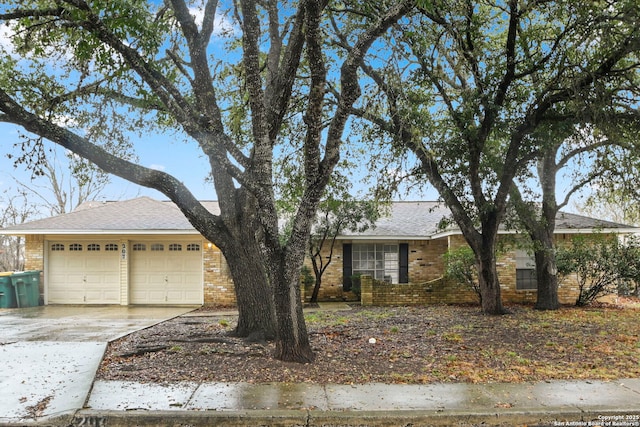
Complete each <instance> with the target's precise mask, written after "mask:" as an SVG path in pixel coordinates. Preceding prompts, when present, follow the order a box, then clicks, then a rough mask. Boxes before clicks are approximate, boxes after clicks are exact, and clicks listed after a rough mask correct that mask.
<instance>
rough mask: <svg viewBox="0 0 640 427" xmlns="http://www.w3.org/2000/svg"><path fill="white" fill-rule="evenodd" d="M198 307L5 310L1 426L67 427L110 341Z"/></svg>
mask: <svg viewBox="0 0 640 427" xmlns="http://www.w3.org/2000/svg"><path fill="white" fill-rule="evenodd" d="M193 309H194V308H193V307H122V306H44V307H33V308H23V309H1V310H0V331H1V332H0V424H16V425H24V424H31V423H34V424H37V423H42V422H46V423H47V424H52V423H57V421H56V420H57V419H59V423H60V424H63V425H67V424H65V421H66V420H68V419H70V418H71V417H72V416H73V414H74V413H75V411H76V410H78V409H81V408H82V407H83V406H84V403H85V400H86V399H87V396H88V394H89V391H90V390H91V385H92V384H93V379H94V377H95V373H96V370H97V369H98V366H99V364H100V361H101V360H102V357H103V355H104V351H105V349H106V347H107V343H108V342H109V341H112V340H115V339H117V338H120V337H122V336H125V335H127V334H130V333H132V332H135V331H137V330H140V329H144V328H147V327H149V326H152V325H155V324H157V323H160V322H163V321H165V320H168V319H171V318H174V317H176V316H180V315H182V314H184V313H187V312H189V311H192V310H193Z"/></svg>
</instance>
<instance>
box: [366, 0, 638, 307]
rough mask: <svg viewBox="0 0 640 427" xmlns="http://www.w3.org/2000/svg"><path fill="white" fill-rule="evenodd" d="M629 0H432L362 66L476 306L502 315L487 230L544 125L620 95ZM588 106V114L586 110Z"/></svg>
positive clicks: (629, 60) (491, 230) (380, 114)
mask: <svg viewBox="0 0 640 427" xmlns="http://www.w3.org/2000/svg"><path fill="white" fill-rule="evenodd" d="M638 22H639V21H638V8H637V5H636V4H635V1H621V2H616V3H615V4H608V5H607V6H604V4H603V3H602V2H600V1H590V2H587V3H584V2H582V3H580V4H578V3H575V2H570V1H560V2H538V1H524V2H523V1H516V0H511V1H506V2H500V3H485V2H457V1H437V2H436V1H434V2H429V4H427V5H425V7H423V9H422V10H421V13H418V14H416V15H414V16H412V18H411V19H410V20H406V21H403V22H402V25H401V26H398V31H399V32H400V33H401V34H399V35H398V38H399V39H400V41H401V42H400V43H399V44H398V45H397V46H396V47H395V50H393V55H392V57H391V58H389V59H388V60H387V61H384V63H382V62H378V63H374V62H371V63H368V64H366V65H365V66H364V70H365V72H366V73H367V75H368V77H369V79H370V80H369V81H370V84H371V87H372V89H371V90H370V91H369V92H370V93H371V94H372V96H371V100H370V105H372V106H373V107H372V108H371V109H369V110H363V111H359V112H358V114H359V115H360V116H361V117H363V118H364V119H366V120H368V121H370V122H371V123H372V124H373V125H374V126H375V127H376V128H377V129H379V130H380V131H381V134H383V135H386V136H385V141H386V143H387V144H388V145H391V146H393V147H399V148H402V149H405V150H409V151H411V152H412V153H413V155H415V157H416V158H417V162H416V165H415V168H416V171H418V172H420V173H422V174H423V175H424V176H425V178H426V179H428V180H429V181H430V183H431V184H432V185H433V186H434V187H435V188H436V189H437V190H438V192H439V194H440V196H441V198H442V199H443V200H444V202H445V203H446V204H447V205H448V206H449V208H450V209H451V211H452V215H453V218H454V220H455V221H456V223H457V225H458V226H459V227H460V229H461V231H462V233H463V235H464V237H465V239H466V240H467V242H468V243H469V245H470V246H471V248H472V249H473V250H474V253H475V255H476V261H477V264H478V267H479V280H480V288H481V290H482V293H483V299H482V305H483V310H484V311H485V312H487V313H493V314H500V313H503V312H504V310H503V307H502V305H501V300H500V285H499V282H498V278H497V271H496V267H495V245H496V236H497V231H498V227H499V225H500V223H501V222H502V221H503V219H504V217H505V213H506V210H507V205H508V202H509V196H510V192H511V186H512V182H513V180H514V179H515V178H516V177H518V176H520V175H521V174H523V173H525V171H526V170H527V168H528V165H529V164H530V162H531V161H532V160H533V159H535V158H536V157H537V156H538V155H539V153H540V151H541V150H542V149H544V145H543V146H541V145H540V144H541V142H542V144H545V142H544V138H538V137H537V134H538V133H539V132H541V131H542V130H543V129H544V126H545V124H546V123H549V122H553V121H556V120H558V119H560V118H564V117H566V115H571V114H575V113H576V111H577V110H578V108H579V105H580V106H585V107H589V106H591V105H592V104H593V103H594V100H599V99H600V98H601V97H600V93H601V92H602V91H607V92H608V91H609V88H616V89H615V90H614V91H613V93H615V94H616V96H619V97H624V96H626V91H625V86H624V85H623V86H621V85H620V82H621V81H622V82H623V83H624V77H621V76H623V75H625V73H626V72H627V71H628V70H636V61H635V59H636V58H637V51H638V48H639V47H640V31H639V27H638ZM589 111H595V109H590V110H589Z"/></svg>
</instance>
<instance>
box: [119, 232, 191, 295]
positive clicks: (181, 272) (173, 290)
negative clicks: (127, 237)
mask: <svg viewBox="0 0 640 427" xmlns="http://www.w3.org/2000/svg"><path fill="white" fill-rule="evenodd" d="M201 249H202V248H201V244H200V242H184V241H178V242H176V241H166V242H157V241H147V242H145V241H137V242H132V243H131V251H130V254H131V259H130V264H129V265H130V272H129V284H130V287H129V289H130V291H129V297H130V303H131V304H167V305H171V304H202V298H203V297H202V275H203V272H202V250H201Z"/></svg>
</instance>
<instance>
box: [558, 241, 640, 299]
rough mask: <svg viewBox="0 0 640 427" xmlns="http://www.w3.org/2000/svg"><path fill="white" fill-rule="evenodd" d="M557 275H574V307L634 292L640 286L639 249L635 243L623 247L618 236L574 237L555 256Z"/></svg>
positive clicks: (565, 276)
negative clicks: (575, 297) (631, 286)
mask: <svg viewBox="0 0 640 427" xmlns="http://www.w3.org/2000/svg"><path fill="white" fill-rule="evenodd" d="M556 260H557V265H558V274H559V275H560V276H561V277H562V278H563V279H566V278H567V276H570V275H573V276H574V277H575V279H576V281H577V284H578V290H579V294H578V297H577V299H576V305H577V306H584V305H588V304H590V303H592V302H593V301H595V300H596V299H598V298H600V297H602V296H604V295H608V294H612V293H621V294H625V293H628V291H629V289H630V286H629V285H633V287H634V288H635V289H636V290H637V286H638V283H639V282H640V274H639V273H640V248H639V247H638V244H637V241H633V240H632V241H630V242H628V243H627V244H623V243H621V242H620V240H619V239H618V238H617V236H613V237H612V236H599V237H598V238H595V239H593V238H591V239H589V238H585V237H582V236H579V237H576V238H574V239H573V240H572V242H571V244H570V245H568V246H566V247H560V248H558V250H557V253H556Z"/></svg>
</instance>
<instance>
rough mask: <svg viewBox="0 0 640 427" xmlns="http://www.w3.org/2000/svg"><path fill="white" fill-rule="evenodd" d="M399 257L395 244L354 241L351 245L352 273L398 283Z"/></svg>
mask: <svg viewBox="0 0 640 427" xmlns="http://www.w3.org/2000/svg"><path fill="white" fill-rule="evenodd" d="M399 259H400V257H399V255H398V245H397V244H384V243H356V244H354V245H353V274H354V275H356V274H358V275H367V276H372V277H373V278H374V279H376V280H384V281H385V282H389V283H398V282H399Z"/></svg>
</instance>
